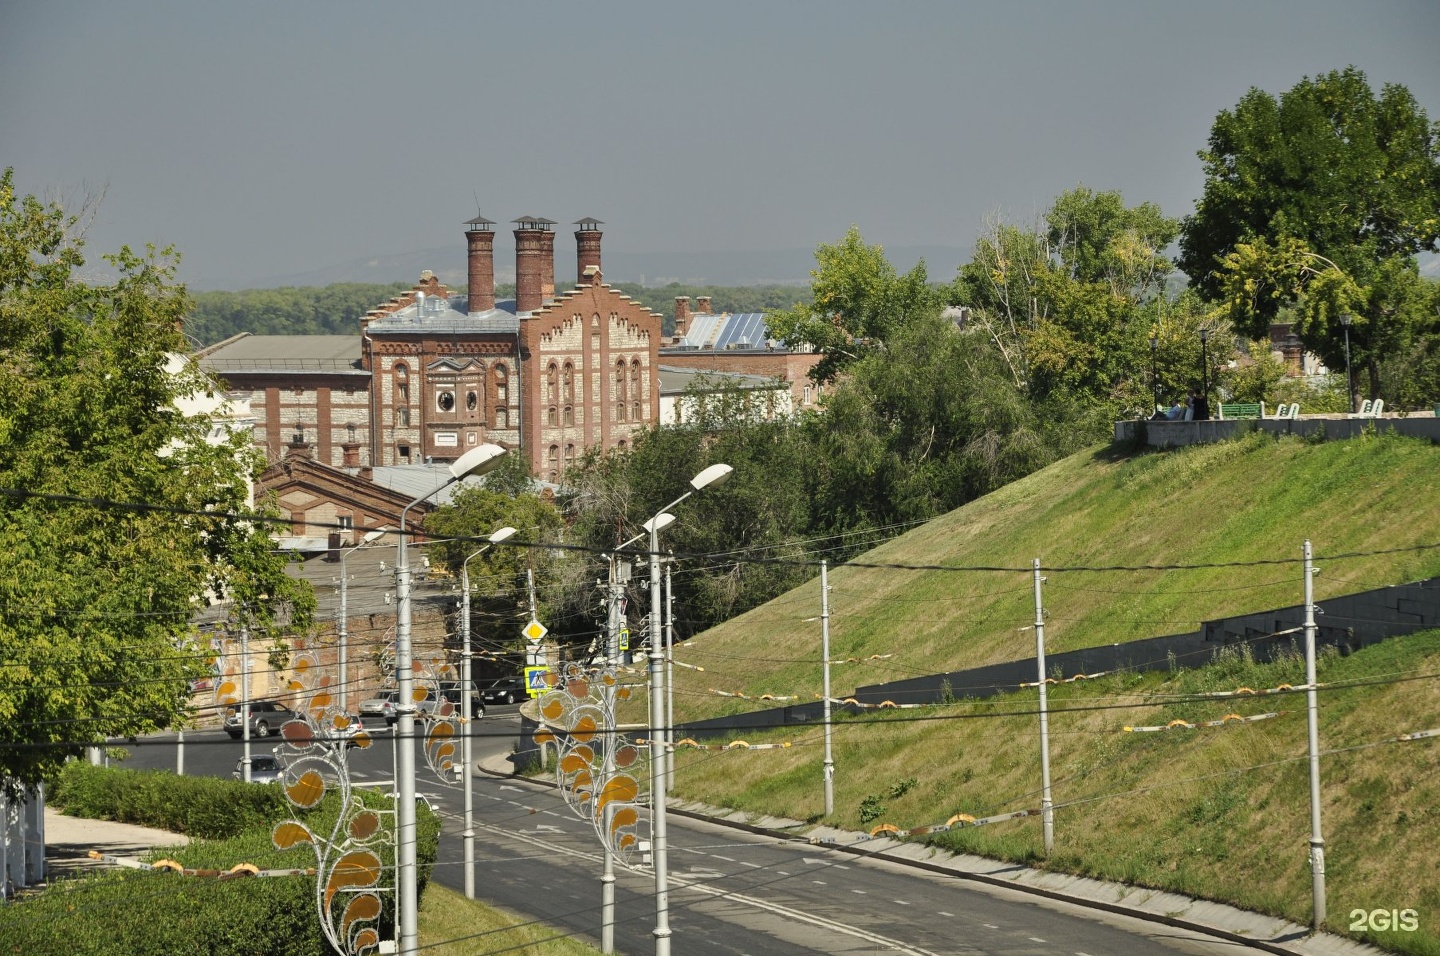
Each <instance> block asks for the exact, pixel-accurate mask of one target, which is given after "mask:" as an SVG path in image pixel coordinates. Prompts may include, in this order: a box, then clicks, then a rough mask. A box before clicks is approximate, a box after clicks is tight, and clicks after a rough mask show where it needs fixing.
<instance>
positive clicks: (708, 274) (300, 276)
mask: <svg viewBox="0 0 1440 956" xmlns="http://www.w3.org/2000/svg"><path fill="white" fill-rule="evenodd" d="M562 246H563V241H562V239H557V240H556V250H555V278H556V280H557V284H559V285H562V286H563V285H565V283H566V282H567V281H570V280H573V278H574V274H573V273H574V268H575V256H574V250H573V248H570V249H564V250H562V248H561V247H562ZM885 254H886V256H887V257H888V258H889V259H890V262H891V264H892V265H894V266H895V267H896V268H897V269H899V270H901V271H905V270H908V269H910V268H911V267H913V266H914V265H915V263H917V262H919V261H920V260H921V259H922V258H923V259H924V260H925V262H926V265H927V267H928V269H929V273H930V278H931V279H932V280H936V281H941V282H948V281H949V280H950V279H952V278H954V276H955V271H956V270H957V269H958V268H959V267H960V263H961V262H962V261H965V260H968V258H969V250H968V249H960V248H959V247H952V246H887V247H886V248H885ZM510 255H512V253H509V252H508V250H504V249H500V250H497V251H496V254H495V281H496V282H502V283H503V282H514V281H515V268H514V260H513V258H509V259H507V257H508V256H510ZM603 264H604V269H605V280H606V281H607V282H609V283H611V284H612V285H618V286H624V285H625V284H626V283H632V284H636V285H644V286H658V285H667V284H669V283H672V282H676V283H680V284H681V285H723V286H750V285H797V286H798V285H809V283H810V270H811V269H813V268H815V250H814V249H771V250H751V251H740V250H729V251H716V252H675V251H657V252H628V251H625V250H620V249H615V250H611V249H608V248H607V249H605V251H604V253H603ZM425 269H429V270H430V271H432V272H434V273H435V274H436V275H437V276H438V277H439V278H440V281H441V282H443V283H445V284H446V285H448V286H450V287H452V288H454V287H457V286H463V285H465V283H466V281H467V276H466V267H465V248H464V246H462V245H460V244H459V243H456V244H453V245H448V246H436V247H434V248H431V249H419V250H415V251H413V252H399V253H394V254H390V255H378V256H369V257H366V258H364V259H352V260H350V261H348V262H341V263H337V264H335V265H333V266H326V267H325V268H323V269H313V270H311V271H309V272H300V273H291V274H288V275H272V276H257V277H253V278H241V277H229V278H226V277H210V276H197V277H193V278H191V279H190V280H189V285H190V288H191V289H192V290H193V291H213V290H222V289H223V290H229V291H238V290H241V289H274V288H281V287H296V286H324V285H334V284H338V283H367V284H376V285H388V284H390V283H393V282H401V283H404V284H405V285H406V286H407V287H408V286H409V285H410V284H411V283H413V282H414V281H415V280H416V279H417V278H418V277H419V275H420V273H421V272H422V271H423V270H425Z"/></svg>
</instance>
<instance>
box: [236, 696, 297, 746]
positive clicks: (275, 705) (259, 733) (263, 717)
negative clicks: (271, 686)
mask: <svg viewBox="0 0 1440 956" xmlns="http://www.w3.org/2000/svg"><path fill="white" fill-rule="evenodd" d="M244 710H245V707H244V705H243V704H236V705H235V706H234V707H231V708H230V709H229V710H227V711H225V732H226V733H227V734H229V735H230V736H231V737H234V738H235V739H236V740H239V739H240V738H241V737H243V736H244V735H245V725H244V718H243V717H242V716H241V715H242V714H243V713H244ZM299 719H300V715H299V714H297V713H295V711H293V710H291V709H290V708H289V707H286V706H285V705H284V704H282V703H280V702H279V701H274V700H256V701H251V702H250V736H252V737H269V736H270V735H271V734H278V733H279V732H280V728H281V726H283V725H284V724H285V723H286V722H287V721H291V720H299Z"/></svg>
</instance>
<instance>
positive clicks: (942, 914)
mask: <svg viewBox="0 0 1440 956" xmlns="http://www.w3.org/2000/svg"><path fill="white" fill-rule="evenodd" d="M939 912H940V915H941V916H954V915H955V914H954V913H947V912H945V911H944V910H940V911H939Z"/></svg>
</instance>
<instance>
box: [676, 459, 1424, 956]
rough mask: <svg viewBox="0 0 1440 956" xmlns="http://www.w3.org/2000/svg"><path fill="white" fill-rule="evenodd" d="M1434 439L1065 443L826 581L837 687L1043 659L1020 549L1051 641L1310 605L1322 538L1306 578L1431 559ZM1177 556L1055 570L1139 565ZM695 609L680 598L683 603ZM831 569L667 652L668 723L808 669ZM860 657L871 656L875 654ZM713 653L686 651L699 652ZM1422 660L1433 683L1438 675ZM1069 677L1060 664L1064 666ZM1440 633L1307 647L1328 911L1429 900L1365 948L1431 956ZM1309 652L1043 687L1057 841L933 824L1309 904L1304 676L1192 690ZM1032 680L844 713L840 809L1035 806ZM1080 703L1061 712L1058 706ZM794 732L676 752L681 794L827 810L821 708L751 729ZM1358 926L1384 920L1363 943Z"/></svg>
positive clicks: (1027, 830) (990, 842)
mask: <svg viewBox="0 0 1440 956" xmlns="http://www.w3.org/2000/svg"><path fill="white" fill-rule="evenodd" d="M1437 475H1440V448H1437V447H1435V446H1432V445H1430V444H1428V443H1423V442H1418V441H1413V440H1407V439H1397V438H1388V437H1378V438H1364V439H1359V440H1355V441H1349V442H1333V443H1328V444H1307V443H1303V442H1299V441H1292V440H1282V441H1278V442H1277V441H1275V440H1272V439H1269V438H1266V437H1264V436H1252V437H1250V438H1247V439H1243V440H1240V441H1237V442H1233V443H1228V444H1221V445H1210V446H1201V447H1196V448H1190V449H1186V450H1181V451H1175V452H1167V453H1147V454H1137V455H1134V456H1125V455H1118V454H1112V453H1111V452H1110V451H1108V450H1103V451H1096V452H1094V453H1087V454H1083V455H1079V456H1075V457H1073V458H1070V459H1067V460H1065V461H1063V462H1060V463H1058V464H1056V465H1054V466H1052V467H1050V468H1048V469H1046V470H1044V471H1042V472H1039V473H1037V474H1034V475H1031V476H1030V477H1028V478H1026V479H1024V480H1022V481H1019V482H1016V483H1015V484H1013V485H1010V486H1008V487H1006V488H1004V489H1002V490H1001V491H999V492H996V493H995V494H992V495H989V496H987V497H985V498H983V499H981V500H979V501H976V502H973V503H971V504H970V505H967V506H966V507H964V508H961V509H960V510H958V511H955V512H953V513H951V514H949V515H946V516H944V517H942V518H939V519H937V520H935V521H932V522H930V523H929V524H926V525H925V526H923V527H921V528H918V529H916V530H914V531H912V532H910V533H908V534H906V535H904V536H902V537H899V538H896V539H895V540H893V541H891V542H889V543H887V544H886V545H884V546H883V547H881V548H878V549H876V550H875V551H873V552H871V553H869V554H867V555H865V556H864V558H863V562H864V563H869V564H892V565H916V566H918V565H944V566H949V567H965V568H982V567H994V568H1001V569H1012V570H966V571H951V570H914V569H908V568H893V567H892V568H887V567H842V568H838V569H835V570H833V571H832V573H831V575H830V583H831V586H832V592H831V615H832V616H831V622H830V623H831V658H832V660H835V659H846V658H854V659H856V661H857V662H856V663H854V664H850V665H836V666H834V667H833V669H832V681H833V684H832V690H833V692H834V694H835V696H844V695H845V694H846V693H848V691H849V689H850V688H852V687H855V686H857V685H860V684H872V683H878V682H881V681H885V680H893V679H898V678H903V677H910V676H918V675H923V674H934V673H938V672H943V671H949V670H956V669H962V668H966V667H973V666H977V665H981V664H987V663H993V662H998V661H1004V660H1011V659H1016V658H1022V657H1029V656H1033V655H1034V652H1035V643H1034V633H1033V631H1032V630H1031V629H1030V625H1032V624H1033V621H1034V617H1035V613H1034V595H1033V585H1032V581H1031V574H1030V571H1029V566H1030V562H1031V560H1032V559H1033V558H1036V557H1038V558H1040V559H1041V562H1042V564H1043V565H1044V566H1045V568H1046V570H1045V576H1046V581H1045V585H1044V588H1045V591H1044V594H1045V601H1044V603H1045V608H1046V613H1047V617H1046V649H1047V652H1050V653H1054V652H1058V651H1064V650H1073V649H1076V648H1082V647H1088V646H1094V645H1098V644H1104V643H1113V642H1123V641H1132V640H1138V639H1141V638H1145V637H1151V636H1156V635H1161V634H1171V633H1179V632H1185V631H1192V630H1194V629H1195V628H1196V627H1197V626H1198V625H1199V623H1200V622H1201V621H1203V620H1205V619H1209V618H1214V617H1218V616H1221V615H1225V614H1230V613H1238V612H1248V611H1255V610H1262V609H1265V608H1269V607H1278V606H1284V605H1290V604H1298V603H1301V602H1302V600H1303V574H1302V568H1301V565H1300V564H1299V563H1298V560H1297V561H1296V563H1281V564H1253V565H1245V564H1244V562H1255V561H1267V560H1273V559H1280V560H1282V561H1283V560H1286V559H1298V558H1299V557H1300V554H1301V546H1302V542H1303V541H1304V540H1305V539H1307V538H1308V539H1310V540H1311V541H1312V543H1313V546H1314V549H1315V555H1316V564H1317V565H1318V566H1320V567H1321V568H1322V573H1321V574H1320V575H1319V576H1318V577H1317V579H1316V586H1315V587H1316V598H1317V601H1319V602H1320V603H1321V604H1322V605H1323V602H1324V599H1325V597H1326V596H1327V595H1333V594H1342V593H1349V592H1353V591H1360V590H1364V589H1368V588H1375V587H1380V586H1383V585H1386V584H1393V583H1399V582H1404V581H1412V580H1416V579H1419V578H1424V577H1429V576H1434V575H1437V574H1440V548H1424V547H1420V546H1423V545H1430V544H1436V543H1440V503H1437V499H1436V491H1437V488H1440V481H1437V478H1436V476H1437ZM1196 564H1215V565H1231V566H1228V567H1210V568H1198V569H1196V568H1192V569H1185V568H1176V569H1173V570H1067V569H1073V568H1078V567H1081V566H1084V567H1091V568H1102V567H1103V568H1122V567H1128V568H1133V567H1136V566H1141V565H1163V566H1172V565H1196ZM681 613H683V610H682V611H681ZM819 614H820V591H819V583H818V580H816V581H812V582H811V583H809V584H807V585H805V586H803V587H801V588H797V589H796V590H795V591H792V592H790V593H789V594H786V595H783V596H781V597H780V598H778V599H776V600H775V601H772V602H771V603H769V604H767V605H764V606H762V607H760V608H757V609H755V610H754V611H752V612H750V613H748V614H746V615H743V616H741V617H739V618H736V619H735V620H732V621H730V622H727V623H726V624H725V625H724V626H722V627H719V628H715V629H712V630H711V631H708V632H706V633H704V634H702V635H700V636H698V637H697V638H696V639H695V640H693V641H690V642H687V643H686V644H684V645H682V646H681V647H680V648H678V649H677V652H676V659H677V661H679V662H681V663H682V664H683V665H691V667H685V666H677V667H676V669H675V675H676V688H675V708H676V719H677V720H685V719H696V718H701V717H709V716H716V715H719V714H723V713H732V712H736V711H741V710H750V709H755V708H757V707H769V706H775V705H774V704H772V703H770V702H756V701H747V700H743V699H740V698H737V697H733V696H722V695H721V694H718V693H716V691H721V692H724V693H726V694H732V695H733V694H745V695H748V696H750V697H752V698H754V697H759V696H761V695H764V694H771V695H785V696H795V697H798V698H799V699H802V700H813V699H814V697H815V696H816V695H817V694H818V692H819V689H820V673H821V670H820V650H819V648H820V624H819V621H818V617H819ZM874 655H883V656H882V657H881V658H879V659H872V657H873V656H874ZM695 666H699V667H703V668H704V671H703V672H700V671H696V670H694V669H692V667H695ZM1432 675H1433V676H1432ZM1066 676H1069V675H1066ZM1437 676H1440V632H1430V633H1427V634H1423V635H1416V636H1413V637H1409V638H1405V639H1397V640H1392V641H1389V642H1386V643H1384V644H1382V645H1378V646H1375V647H1372V648H1367V649H1365V650H1363V651H1361V652H1358V653H1356V654H1353V655H1350V656H1349V657H1343V658H1342V657H1340V656H1339V655H1327V656H1325V657H1323V658H1322V660H1321V664H1320V678H1319V679H1320V681H1321V682H1322V684H1326V685H1331V686H1327V688H1326V689H1325V691H1324V692H1322V693H1321V694H1320V695H1319V697H1320V716H1321V734H1320V737H1321V746H1322V748H1323V749H1324V750H1325V751H1326V752H1327V755H1326V756H1325V758H1324V760H1323V762H1322V780H1323V783H1324V788H1325V800H1324V818H1325V836H1326V840H1327V871H1328V872H1327V877H1328V885H1329V915H1330V919H1329V926H1330V928H1331V929H1333V930H1335V931H1338V932H1345V931H1346V929H1347V926H1348V924H1349V917H1350V913H1351V911H1352V910H1354V909H1366V910H1370V909H1381V908H1383V909H1406V908H1412V909H1415V910H1417V913H1418V919H1419V924H1420V927H1419V930H1418V931H1415V932H1391V933H1389V934H1387V935H1385V936H1384V937H1383V938H1382V939H1380V940H1379V941H1380V942H1382V943H1383V944H1385V945H1387V946H1390V947H1393V948H1396V949H1400V950H1402V951H1405V952H1413V953H1440V860H1437V857H1436V855H1435V854H1434V851H1433V848H1434V846H1435V845H1436V841H1437V838H1440V749H1437V745H1440V740H1436V739H1430V740H1422V741H1415V742H1408V743H1397V742H1394V739H1393V738H1395V736H1396V735H1398V734H1401V733H1405V732H1412V731H1419V730H1426V729H1431V728H1436V727H1440V683H1437V681H1436V679H1435V678H1436V677H1437ZM1303 682H1304V666H1303V661H1301V660H1299V659H1291V660H1283V661H1279V662H1276V663H1271V664H1264V665H1261V664H1256V663H1254V662H1252V661H1250V660H1249V659H1248V658H1247V657H1245V656H1243V655H1236V656H1232V657H1229V658H1227V659H1225V660H1224V661H1222V662H1220V663H1218V664H1214V665H1211V666H1208V667H1205V668H1201V669H1197V670H1190V671H1179V672H1176V673H1173V674H1146V675H1135V674H1117V675H1112V676H1109V677H1105V678H1101V679H1099V680H1094V681H1086V682H1083V683H1068V684H1061V685H1058V686H1056V687H1054V688H1052V689H1051V690H1050V706H1051V710H1052V715H1051V720H1050V727H1051V763H1052V776H1053V780H1054V799H1055V801H1056V805H1057V810H1056V818H1055V819H1056V822H1055V851H1054V853H1053V855H1052V856H1051V857H1050V858H1049V859H1048V860H1042V859H1041V856H1042V844H1041V833H1040V825H1039V821H1038V820H1035V819H1025V820H1018V821H1014V822H1008V823H1002V824H995V825H992V826H987V827H982V828H972V829H962V830H959V831H954V832H952V833H949V834H945V835H944V836H942V837H938V838H935V839H936V841H937V842H943V844H944V845H946V846H949V847H951V848H955V849H964V850H969V851H973V852H980V853H984V854H987V855H991V856H998V857H1002V858H1007V859H1015V860H1023V861H1026V862H1030V863H1035V864H1037V865H1045V866H1050V867H1054V868H1057V869H1063V870H1067V871H1073V872H1080V873H1086V874H1091V875H1096V876H1099V877H1102V878H1108V879H1118V880H1123V881H1126V882H1130V883H1136V884H1142V885H1150V886H1156V887H1164V888H1167V889H1174V890H1177V891H1180V892H1185V893H1191V894H1194V895H1198V896H1204V897H1209V898H1213V899H1221V900H1228V901H1232V902H1235V903H1238V904H1239V905H1242V906H1246V907H1249V908H1252V909H1257V910H1262V911H1266V912H1272V913H1275V914H1278V915H1283V916H1286V917H1289V918H1291V919H1294V920H1296V921H1297V922H1301V923H1307V922H1309V919H1310V870H1309V864H1308V861H1307V856H1306V851H1307V846H1306V840H1307V838H1308V834H1309V813H1308V797H1307V793H1308V790H1307V787H1308V776H1307V767H1306V763H1305V759H1304V757H1305V752H1306V731H1305V716H1304V712H1305V700H1304V697H1303V695H1283V694H1282V695H1275V696H1261V697H1248V698H1229V699H1223V700H1214V699H1202V698H1200V697H1197V695H1202V694H1207V693H1212V692H1217V691H1230V690H1234V689H1235V688H1237V687H1242V686H1248V687H1251V688H1257V689H1261V688H1271V687H1277V686H1279V685H1280V684H1285V683H1289V684H1302V683H1303ZM1036 703H1037V698H1036V692H1035V691H1033V690H1029V691H1024V690H1017V691H1016V692H1015V693H1013V694H1007V695H1005V696H1003V697H1002V698H998V699H994V700H990V701H984V702H968V703H956V704H950V705H936V706H933V707H926V708H923V709H920V710H905V711H886V712H869V713H867V714H865V715H861V716H857V717H850V718H845V719H842V720H840V721H839V722H838V723H837V726H836V728H835V737H834V751H835V761H836V780H835V794H836V800H835V813H834V815H833V816H832V817H831V818H830V819H829V820H828V821H827V822H830V823H832V824H833V825H836V826H842V827H849V828H853V829H857V830H858V829H869V828H871V827H873V826H875V825H877V824H881V823H890V824H894V825H896V826H899V827H904V828H908V827H915V826H922V825H925V824H933V823H942V822H944V821H945V820H946V819H947V818H949V817H950V816H951V815H952V814H955V813H968V814H971V815H974V816H982V815H985V814H991V813H998V812H1004V811H1006V810H1013V809H1020V808H1025V807H1038V806H1039V794H1038V790H1039V786H1040V769H1039V766H1040V760H1039V741H1038V721H1037V719H1036V717H1035V708H1036ZM1067 711H1068V712H1067ZM1271 712H1276V713H1278V714H1279V716H1276V717H1274V718H1271V719H1266V720H1260V721H1256V722H1252V723H1245V724H1241V725H1232V726H1226V727H1218V728H1201V729H1195V730H1185V729H1178V730H1171V731H1166V732H1160V733H1127V732H1126V731H1125V729H1124V728H1125V727H1127V726H1149V725H1163V724H1165V723H1168V722H1169V721H1171V720H1175V719H1180V720H1185V721H1189V722H1192V723H1195V722H1200V721H1205V720H1216V719H1219V718H1222V717H1224V716H1226V715H1227V714H1230V713H1237V714H1240V715H1244V716H1249V715H1256V714H1263V713H1271ZM746 739H747V740H749V741H750V742H752V743H755V742H760V741H771V742H773V741H788V742H791V743H792V744H793V746H792V747H791V748H789V749H785V750H778V751H777V750H767V751H758V752H746V751H739V750H737V751H729V752H724V753H717V752H713V751H708V752H696V751H686V750H682V751H681V752H680V753H679V755H678V758H677V763H678V768H677V780H676V792H677V794H678V795H680V796H682V797H688V798H693V799H701V800H705V801H708V802H710V803H716V804H722V805H727V806H735V807H739V808H743V809H748V810H755V811H767V812H772V813H780V814H785V815H789V816H792V817H800V818H809V819H816V820H818V819H821V817H822V815H823V799H822V797H823V790H822V783H821V772H820V767H821V759H822V751H821V747H820V740H821V736H820V729H819V728H818V727H801V728H796V727H792V728H788V729H786V730H777V731H773V732H766V733H763V734H747V735H746ZM1372 938H1373V937H1372Z"/></svg>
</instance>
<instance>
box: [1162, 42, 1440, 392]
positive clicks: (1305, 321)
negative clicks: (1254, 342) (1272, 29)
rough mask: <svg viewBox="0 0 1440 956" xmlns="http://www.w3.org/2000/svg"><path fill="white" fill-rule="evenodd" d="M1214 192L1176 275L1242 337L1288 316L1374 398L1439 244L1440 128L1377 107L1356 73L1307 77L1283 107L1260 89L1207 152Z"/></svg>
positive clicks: (1223, 123) (1385, 101)
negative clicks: (1420, 269)
mask: <svg viewBox="0 0 1440 956" xmlns="http://www.w3.org/2000/svg"><path fill="white" fill-rule="evenodd" d="M1200 158H1201V160H1202V161H1203V162H1204V166H1205V189H1204V193H1203V195H1202V197H1201V199H1200V202H1199V203H1198V204H1197V206H1196V209H1195V213H1194V215H1192V216H1189V217H1188V218H1186V220H1185V222H1184V224H1183V226H1182V228H1181V234H1180V250H1181V254H1180V257H1179V260H1178V262H1179V265H1180V268H1181V269H1183V270H1184V271H1185V273H1186V274H1188V275H1189V276H1190V279H1191V281H1192V282H1193V283H1194V284H1195V287H1196V288H1197V289H1199V291H1200V292H1201V294H1202V295H1204V296H1205V297H1206V298H1207V299H1209V300H1210V301H1218V302H1224V303H1225V304H1226V306H1227V307H1228V308H1229V310H1230V313H1231V317H1232V319H1233V320H1234V322H1235V323H1236V326H1237V328H1238V329H1239V330H1240V331H1241V332H1242V333H1243V334H1246V335H1248V336H1251V337H1254V338H1261V337H1264V336H1265V335H1266V331H1267V328H1266V327H1267V326H1268V324H1269V323H1270V322H1271V321H1272V320H1273V319H1274V318H1275V317H1276V315H1277V314H1278V313H1279V311H1280V310H1281V309H1283V308H1287V307H1294V308H1295V310H1296V315H1297V322H1296V331H1297V333H1298V334H1299V336H1300V338H1301V340H1302V341H1303V342H1304V343H1305V346H1306V347H1307V348H1308V349H1310V350H1312V351H1314V352H1316V353H1318V354H1319V355H1320V356H1321V358H1322V359H1324V361H1325V364H1326V365H1327V366H1329V367H1330V368H1343V366H1344V360H1345V356H1344V335H1343V329H1342V327H1341V324H1340V322H1339V316H1340V315H1341V314H1342V313H1345V312H1350V313H1352V314H1353V315H1354V317H1355V318H1354V322H1353V324H1352V325H1351V328H1350V340H1351V350H1352V356H1353V361H1354V363H1355V365H1357V366H1359V367H1361V368H1363V369H1365V370H1366V371H1367V372H1368V385H1367V390H1368V391H1369V393H1370V394H1371V395H1372V396H1376V395H1378V393H1379V388H1380V373H1379V366H1380V361H1381V359H1382V357H1383V356H1384V355H1386V354H1387V353H1391V352H1394V351H1396V350H1403V349H1406V348H1408V347H1409V345H1410V343H1411V341H1412V339H1413V336H1414V334H1415V324H1416V322H1417V321H1418V320H1419V319H1420V317H1421V315H1422V314H1423V313H1422V312H1421V311H1420V310H1418V309H1417V308H1415V305H1416V301H1417V293H1418V290H1419V283H1420V280H1419V276H1418V273H1417V271H1416V267H1415V257H1416V255H1417V253H1419V252H1421V251H1424V250H1429V251H1432V252H1433V251H1435V250H1436V242H1437V237H1440V124H1432V123H1431V122H1430V121H1429V119H1428V118H1427V117H1426V114H1425V111H1424V110H1423V109H1422V108H1421V107H1420V106H1419V104H1418V103H1417V102H1416V101H1415V99H1414V97H1413V96H1412V95H1411V94H1410V91H1409V90H1408V89H1406V88H1405V87H1403V86H1400V85H1398V84H1387V85H1386V86H1385V87H1383V89H1382V90H1381V92H1380V95H1379V96H1376V95H1375V94H1374V92H1373V91H1372V90H1371V88H1370V85H1369V83H1368V81H1367V80H1366V78H1365V74H1364V73H1362V72H1361V71H1359V70H1357V69H1355V68H1354V67H1350V68H1347V69H1345V70H1338V71H1332V72H1330V73H1327V74H1325V75H1323V76H1317V77H1315V78H1313V79H1311V78H1308V77H1307V78H1305V79H1304V80H1302V81H1301V82H1300V83H1298V84H1297V85H1296V86H1294V87H1293V88H1292V89H1291V90H1290V91H1289V92H1287V93H1285V94H1282V95H1281V96H1280V97H1279V98H1278V99H1277V98H1276V97H1274V96H1272V95H1270V94H1269V93H1266V92H1264V91H1262V90H1258V89H1253V88H1252V89H1251V90H1250V91H1249V92H1248V93H1247V94H1246V95H1245V96H1244V98H1242V99H1241V100H1240V102H1239V103H1238V104H1237V105H1236V107H1235V108H1234V109H1233V110H1225V111H1222V112H1221V113H1220V115H1219V116H1218V117H1217V118H1216V120H1215V124H1214V126H1213V127H1212V128H1211V132H1210V141H1209V145H1208V147H1207V148H1206V149H1205V150H1203V151H1201V153H1200Z"/></svg>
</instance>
